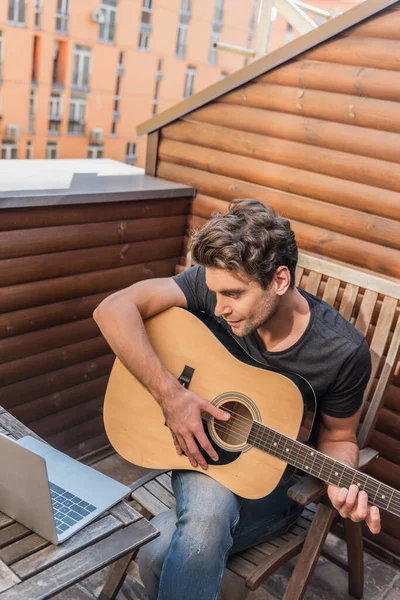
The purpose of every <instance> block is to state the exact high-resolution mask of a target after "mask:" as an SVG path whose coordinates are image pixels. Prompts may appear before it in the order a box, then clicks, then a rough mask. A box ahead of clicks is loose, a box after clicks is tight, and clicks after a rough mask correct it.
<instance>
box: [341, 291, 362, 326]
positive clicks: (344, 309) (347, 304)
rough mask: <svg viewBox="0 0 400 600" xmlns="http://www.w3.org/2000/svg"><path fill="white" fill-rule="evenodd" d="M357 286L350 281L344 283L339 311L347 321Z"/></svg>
mask: <svg viewBox="0 0 400 600" xmlns="http://www.w3.org/2000/svg"><path fill="white" fill-rule="evenodd" d="M358 292H359V288H358V286H356V285H353V284H352V283H346V286H345V288H344V294H343V297H342V301H341V303H340V307H339V312H340V314H341V315H342V317H344V318H345V319H347V320H348V321H350V317H351V315H352V314H353V310H354V305H355V302H356V300H357V296H358Z"/></svg>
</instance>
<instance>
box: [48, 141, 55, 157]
mask: <svg viewBox="0 0 400 600" xmlns="http://www.w3.org/2000/svg"><path fill="white" fill-rule="evenodd" d="M46 158H57V142H47V146H46Z"/></svg>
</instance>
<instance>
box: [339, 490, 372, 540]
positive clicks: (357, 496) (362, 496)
mask: <svg viewBox="0 0 400 600" xmlns="http://www.w3.org/2000/svg"><path fill="white" fill-rule="evenodd" d="M328 496H329V499H330V501H331V502H332V504H333V506H334V507H335V508H336V510H337V511H338V512H339V514H340V515H341V516H342V517H343V518H344V519H351V520H352V521H354V522H355V523H358V522H360V521H365V522H366V523H367V525H368V527H369V529H370V530H371V533H379V532H380V530H381V518H380V514H379V508H378V507H377V506H371V505H370V504H368V495H367V493H366V492H364V491H363V490H359V489H358V487H357V486H356V485H354V484H353V485H351V486H350V487H349V489H346V488H342V487H337V486H335V485H328Z"/></svg>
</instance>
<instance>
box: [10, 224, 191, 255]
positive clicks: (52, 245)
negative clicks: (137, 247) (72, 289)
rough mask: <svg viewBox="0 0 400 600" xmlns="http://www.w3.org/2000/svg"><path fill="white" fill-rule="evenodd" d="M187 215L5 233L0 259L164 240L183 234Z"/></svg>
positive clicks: (20, 229) (17, 230) (18, 230)
mask: <svg viewBox="0 0 400 600" xmlns="http://www.w3.org/2000/svg"><path fill="white" fill-rule="evenodd" d="M185 223H186V215H178V216H165V217H156V218H149V219H134V220H132V219H129V220H124V221H106V222H104V223H85V224H84V225H61V226H58V227H38V228H35V229H22V228H19V229H16V230H14V231H4V232H3V233H2V235H1V236H0V260H2V259H5V258H18V257H21V256H33V255H35V254H50V253H53V252H64V251H67V250H78V249H83V248H97V247H101V246H111V245H113V244H122V243H124V244H126V243H129V242H139V241H145V240H156V239H160V238H161V239H165V238H167V237H173V236H175V235H183V234H184V232H185Z"/></svg>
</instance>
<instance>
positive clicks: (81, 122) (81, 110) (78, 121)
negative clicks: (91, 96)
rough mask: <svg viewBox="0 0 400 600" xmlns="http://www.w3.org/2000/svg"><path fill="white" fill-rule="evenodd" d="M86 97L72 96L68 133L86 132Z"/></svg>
mask: <svg viewBox="0 0 400 600" xmlns="http://www.w3.org/2000/svg"><path fill="white" fill-rule="evenodd" d="M85 123H86V98H73V97H72V98H71V100H70V104H69V120H68V133H72V134H75V135H84V134H85Z"/></svg>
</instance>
